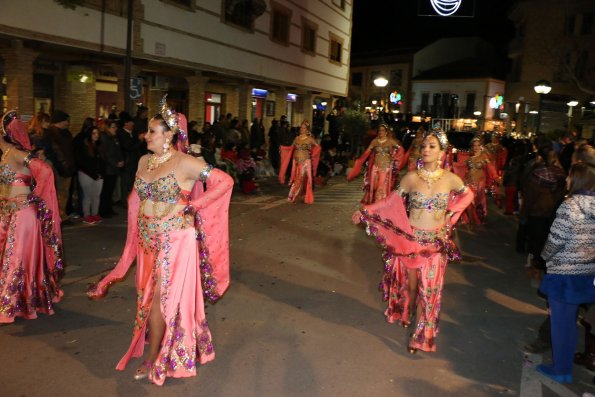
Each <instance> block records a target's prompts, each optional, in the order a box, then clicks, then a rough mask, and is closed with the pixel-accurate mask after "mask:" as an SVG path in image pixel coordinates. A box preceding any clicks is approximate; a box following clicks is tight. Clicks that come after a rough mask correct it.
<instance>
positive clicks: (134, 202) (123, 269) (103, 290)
mask: <svg viewBox="0 0 595 397" xmlns="http://www.w3.org/2000/svg"><path fill="white" fill-rule="evenodd" d="M139 203H140V199H139V197H138V195H137V194H136V191H134V190H133V191H132V193H130V196H128V231H127V233H126V245H125V246H124V251H123V252H122V256H121V257H120V260H119V261H118V264H117V265H116V267H114V268H113V270H112V271H111V272H109V273H108V274H107V275H106V276H105V277H104V278H102V279H101V280H100V281H99V282H98V283H97V284H94V285H91V286H89V289H88V290H87V296H88V297H89V298H91V299H99V298H102V297H104V296H105V295H106V294H107V290H108V288H109V287H110V285H111V284H113V283H115V282H119V281H121V280H122V279H124V277H125V276H126V273H128V270H129V269H130V265H132V262H134V260H135V259H136V254H137V250H138V225H137V223H136V220H137V218H138V209H139Z"/></svg>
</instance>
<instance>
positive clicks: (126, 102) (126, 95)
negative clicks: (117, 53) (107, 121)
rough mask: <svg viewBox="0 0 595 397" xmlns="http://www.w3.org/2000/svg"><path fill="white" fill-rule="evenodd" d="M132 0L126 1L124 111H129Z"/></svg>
mask: <svg viewBox="0 0 595 397" xmlns="http://www.w3.org/2000/svg"><path fill="white" fill-rule="evenodd" d="M133 3H134V0H128V26H127V31H126V58H124V110H126V111H127V112H128V113H130V111H131V106H130V105H131V103H130V77H131V76H130V72H131V68H132V7H133Z"/></svg>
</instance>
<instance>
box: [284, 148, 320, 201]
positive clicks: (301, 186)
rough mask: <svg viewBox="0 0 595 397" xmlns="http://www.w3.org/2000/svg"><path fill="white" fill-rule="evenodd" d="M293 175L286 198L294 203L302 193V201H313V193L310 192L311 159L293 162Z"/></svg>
mask: <svg viewBox="0 0 595 397" xmlns="http://www.w3.org/2000/svg"><path fill="white" fill-rule="evenodd" d="M292 172H293V176H292V178H291V187H290V188H289V196H288V197H287V199H288V200H289V201H291V202H292V203H295V202H296V201H297V200H298V198H299V197H300V196H301V195H302V194H304V203H306V204H313V203H314V193H313V192H312V161H311V160H309V159H308V160H304V161H302V162H301V163H298V162H297V161H295V160H294V162H293V170H292Z"/></svg>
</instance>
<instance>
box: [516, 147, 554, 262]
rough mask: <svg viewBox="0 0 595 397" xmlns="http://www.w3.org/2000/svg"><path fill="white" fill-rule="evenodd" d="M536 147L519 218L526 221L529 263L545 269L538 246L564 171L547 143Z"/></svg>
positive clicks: (541, 244)
mask: <svg viewBox="0 0 595 397" xmlns="http://www.w3.org/2000/svg"><path fill="white" fill-rule="evenodd" d="M537 150H538V155H539V157H538V160H537V162H536V163H535V165H534V166H533V169H532V170H531V172H529V175H528V177H527V179H526V180H525V181H524V182H523V205H522V206H521V211H520V218H521V222H525V223H526V225H527V238H528V243H529V253H530V254H532V255H533V265H534V266H535V267H536V268H538V269H540V270H545V261H544V260H543V259H542V258H541V250H542V249H543V245H544V244H545V241H546V239H547V234H548V231H549V230H550V226H551V225H552V222H553V221H554V217H555V215H556V209H557V208H558V205H560V203H561V202H562V199H563V198H564V191H565V189H564V185H565V182H564V180H565V174H564V170H563V169H562V166H561V165H560V163H559V162H558V159H557V156H556V153H555V152H554V151H553V149H552V146H551V144H549V145H548V144H540V146H539V147H538V148H537Z"/></svg>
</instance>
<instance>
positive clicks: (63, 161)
mask: <svg viewBox="0 0 595 397" xmlns="http://www.w3.org/2000/svg"><path fill="white" fill-rule="evenodd" d="M69 126H70V116H69V115H68V113H65V112H63V111H61V110H56V111H54V113H53V114H52V117H51V120H50V127H49V128H48V129H47V130H46V131H45V134H44V137H43V141H44V142H45V143H46V147H45V156H46V159H47V160H48V161H49V162H50V164H51V165H52V167H53V168H54V175H55V182H56V193H57V196H58V205H59V207H60V217H61V218H62V220H66V219H67V218H68V215H67V214H68V212H67V211H66V206H67V204H68V199H69V189H70V182H71V180H72V176H73V175H74V173H75V172H76V165H75V161H74V149H73V144H72V134H71V132H70V131H69V130H68V127H69Z"/></svg>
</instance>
